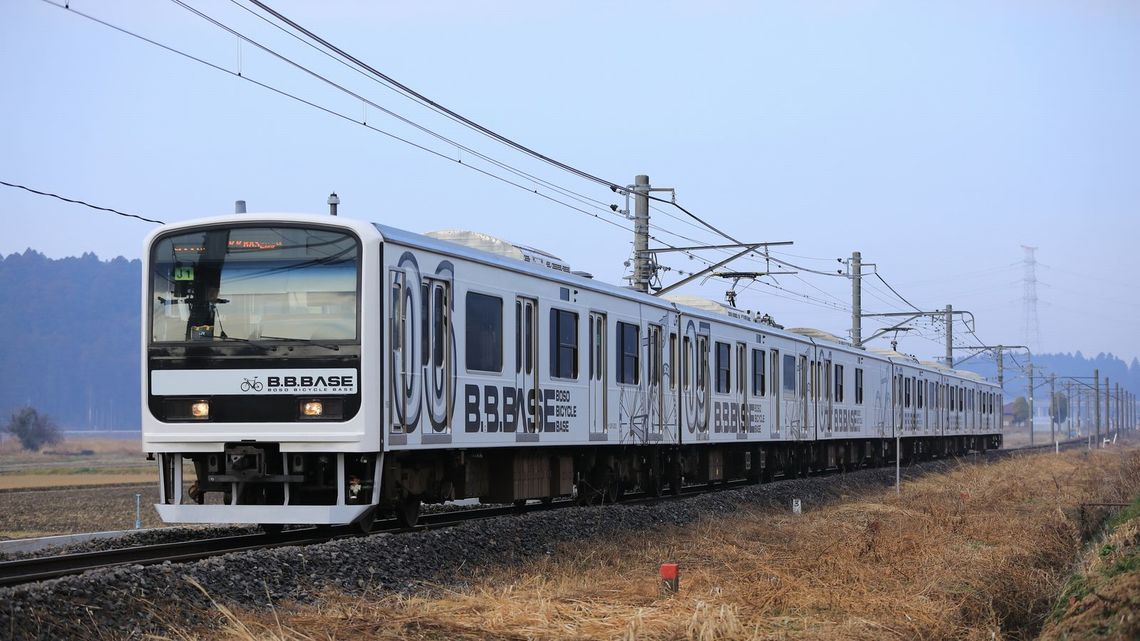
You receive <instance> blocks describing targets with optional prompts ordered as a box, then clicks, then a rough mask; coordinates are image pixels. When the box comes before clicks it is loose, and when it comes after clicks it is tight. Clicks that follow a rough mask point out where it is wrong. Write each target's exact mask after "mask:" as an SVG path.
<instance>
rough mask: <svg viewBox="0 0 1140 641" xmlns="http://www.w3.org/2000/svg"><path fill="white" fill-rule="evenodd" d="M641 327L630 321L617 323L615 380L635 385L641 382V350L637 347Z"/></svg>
mask: <svg viewBox="0 0 1140 641" xmlns="http://www.w3.org/2000/svg"><path fill="white" fill-rule="evenodd" d="M640 338H641V328H640V327H638V326H637V325H634V324H632V323H623V322H621V321H618V324H617V382H618V383H622V384H624V385H637V384H638V383H640V382H641V380H640V379H641V377H640V375H639V373H640V371H641V352H640V350H639V349H638V346H639V341H640Z"/></svg>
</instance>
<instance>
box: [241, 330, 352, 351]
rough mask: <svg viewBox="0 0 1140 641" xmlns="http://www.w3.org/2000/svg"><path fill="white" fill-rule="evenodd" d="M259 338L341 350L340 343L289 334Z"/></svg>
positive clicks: (260, 337)
mask: <svg viewBox="0 0 1140 641" xmlns="http://www.w3.org/2000/svg"><path fill="white" fill-rule="evenodd" d="M258 338H259V339H262V340H270V341H286V342H289V343H302V344H305V345H316V346H317V347H323V348H325V349H331V350H332V351H334V352H339V351H340V345H336V344H334V343H318V342H316V341H315V340H313V339H311V338H290V337H287V336H266V335H264V334H262V335H261V336H259V337H258Z"/></svg>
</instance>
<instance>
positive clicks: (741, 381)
mask: <svg viewBox="0 0 1140 641" xmlns="http://www.w3.org/2000/svg"><path fill="white" fill-rule="evenodd" d="M736 407H739V408H740V410H739V411H738V412H737V419H736V421H735V424H736V433H737V434H738V435H740V436H742V437H744V436H747V434H748V432H749V429H748V425H749V420H748V346H747V345H745V344H744V343H737V344H736Z"/></svg>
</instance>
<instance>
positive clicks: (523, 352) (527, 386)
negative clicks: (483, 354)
mask: <svg viewBox="0 0 1140 641" xmlns="http://www.w3.org/2000/svg"><path fill="white" fill-rule="evenodd" d="M538 372H539V369H538V301H536V300H534V299H533V298H526V297H523V296H519V297H518V298H516V299H515V387H516V389H518V390H519V391H518V392H517V393H518V395H519V396H518V399H517V400H516V401H515V408H516V409H515V412H517V415H518V417H519V421H518V428H517V430H518V431H519V432H537V431H538V425H537V419H538V406H539V402H538V398H539V396H538Z"/></svg>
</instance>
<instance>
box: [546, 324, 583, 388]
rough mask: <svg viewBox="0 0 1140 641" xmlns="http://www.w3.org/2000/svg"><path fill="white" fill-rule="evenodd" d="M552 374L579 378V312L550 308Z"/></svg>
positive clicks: (556, 376)
mask: <svg viewBox="0 0 1140 641" xmlns="http://www.w3.org/2000/svg"><path fill="white" fill-rule="evenodd" d="M550 375H551V376H553V377H554V378H572V379H576V378H578V314H577V313H575V312H569V311H566V310H564V309H553V308H552V309H551V310H550Z"/></svg>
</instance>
